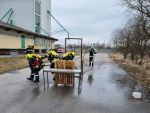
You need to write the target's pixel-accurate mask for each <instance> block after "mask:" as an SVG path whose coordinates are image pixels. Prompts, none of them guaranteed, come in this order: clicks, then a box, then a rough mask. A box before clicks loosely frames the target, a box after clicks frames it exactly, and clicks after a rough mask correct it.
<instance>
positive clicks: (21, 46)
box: [0, 22, 57, 54]
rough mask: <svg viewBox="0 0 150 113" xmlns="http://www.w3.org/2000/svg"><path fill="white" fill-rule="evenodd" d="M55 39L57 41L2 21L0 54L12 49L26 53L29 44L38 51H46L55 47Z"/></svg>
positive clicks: (0, 27)
mask: <svg viewBox="0 0 150 113" xmlns="http://www.w3.org/2000/svg"><path fill="white" fill-rule="evenodd" d="M55 41H57V39H55V38H52V37H49V36H46V35H41V34H38V33H35V32H32V31H29V30H26V29H23V28H20V27H17V26H14V25H13V26H12V25H10V24H7V23H4V22H0V54H3V53H5V54H9V53H10V51H12V50H18V51H19V52H20V53H24V51H25V48H26V47H27V46H28V45H29V44H31V45H34V48H35V51H36V52H37V53H38V52H40V51H41V52H46V50H48V49H51V48H55V46H54V43H55Z"/></svg>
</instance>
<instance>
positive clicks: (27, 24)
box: [0, 0, 57, 51]
mask: <svg viewBox="0 0 150 113" xmlns="http://www.w3.org/2000/svg"><path fill="white" fill-rule="evenodd" d="M50 1H51V0H0V19H2V21H1V22H0V50H1V51H2V50H6V49H10V50H11V49H19V50H24V49H25V48H26V47H27V45H28V44H29V43H30V44H32V45H34V46H35V48H36V50H37V51H39V50H42V51H45V50H48V49H53V48H54V42H55V41H57V39H55V38H52V37H50V35H49V34H50V32H51V21H50V15H49V14H48V12H49V11H50V9H51V2H50ZM2 17H4V18H2Z"/></svg>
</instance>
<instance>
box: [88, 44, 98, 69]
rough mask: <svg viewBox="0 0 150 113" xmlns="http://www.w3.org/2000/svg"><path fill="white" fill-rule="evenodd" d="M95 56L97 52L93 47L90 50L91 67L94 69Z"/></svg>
mask: <svg viewBox="0 0 150 113" xmlns="http://www.w3.org/2000/svg"><path fill="white" fill-rule="evenodd" d="M94 54H96V52H95V50H94V47H93V46H92V47H91V48H90V49H89V67H91V65H92V67H93V65H94Z"/></svg>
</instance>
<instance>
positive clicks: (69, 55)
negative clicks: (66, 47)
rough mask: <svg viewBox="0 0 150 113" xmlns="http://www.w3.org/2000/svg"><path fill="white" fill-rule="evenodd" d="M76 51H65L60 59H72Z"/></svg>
mask: <svg viewBox="0 0 150 113" xmlns="http://www.w3.org/2000/svg"><path fill="white" fill-rule="evenodd" d="M75 55H76V53H75V51H74V50H72V51H70V52H66V53H65V54H64V55H63V56H62V57H61V59H62V60H73V59H74V57H75Z"/></svg>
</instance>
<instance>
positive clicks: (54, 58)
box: [45, 50, 60, 80]
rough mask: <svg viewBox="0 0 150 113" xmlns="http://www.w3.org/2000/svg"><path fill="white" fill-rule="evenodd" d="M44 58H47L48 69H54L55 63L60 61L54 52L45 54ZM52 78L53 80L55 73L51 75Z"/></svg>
mask: <svg viewBox="0 0 150 113" xmlns="http://www.w3.org/2000/svg"><path fill="white" fill-rule="evenodd" d="M45 58H48V60H49V62H50V68H55V62H56V61H58V60H60V58H59V57H58V54H57V53H56V52H55V51H54V50H50V51H49V52H48V53H47V54H45ZM52 75H53V76H54V78H53V80H55V73H52Z"/></svg>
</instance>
